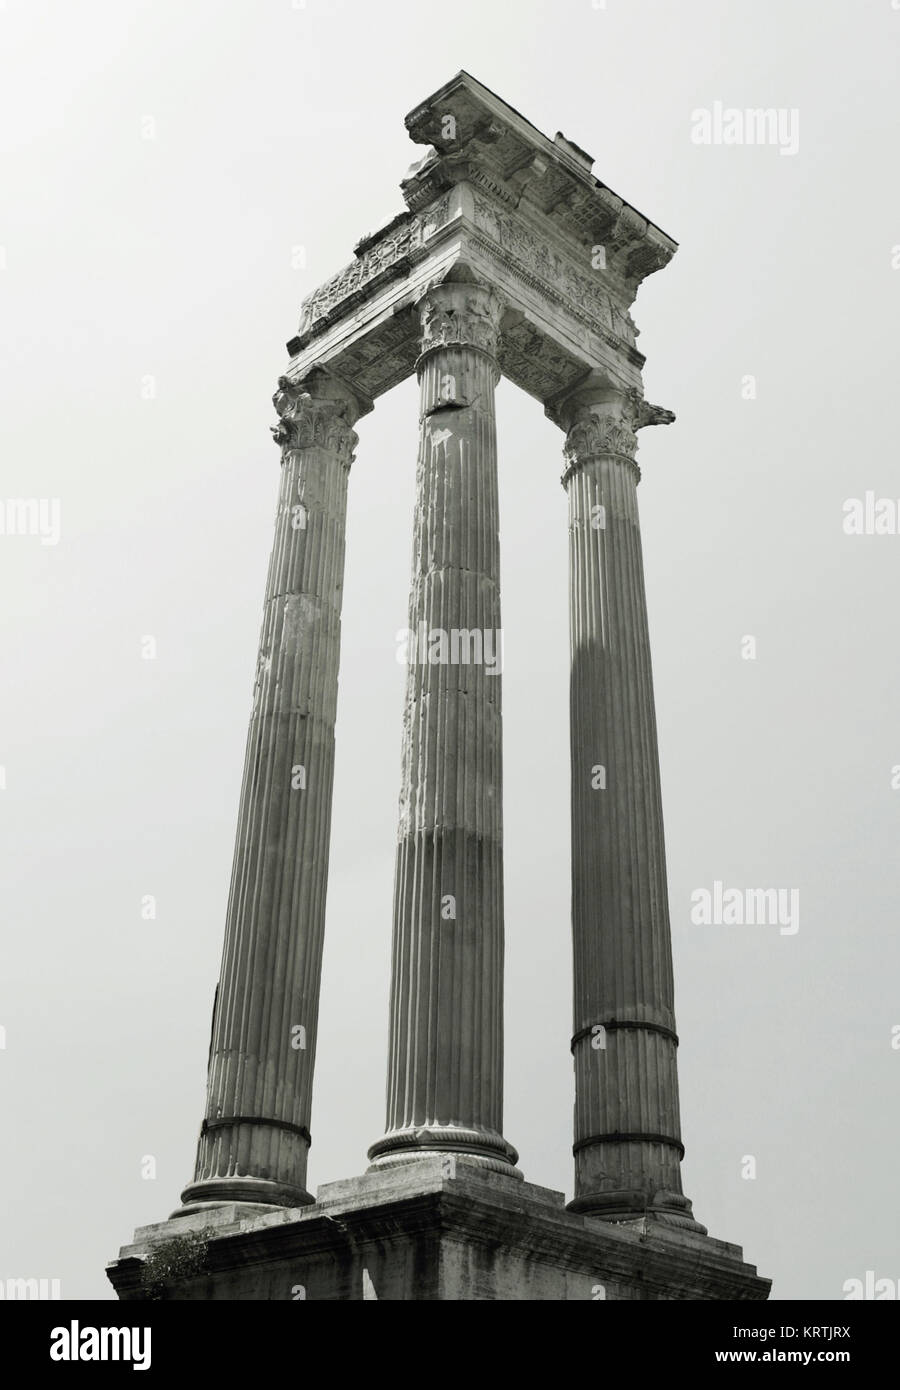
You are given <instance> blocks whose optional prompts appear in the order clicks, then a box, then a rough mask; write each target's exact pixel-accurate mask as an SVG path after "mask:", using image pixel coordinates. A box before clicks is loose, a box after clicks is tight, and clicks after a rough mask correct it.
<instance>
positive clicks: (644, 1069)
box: [555, 387, 702, 1229]
mask: <svg viewBox="0 0 900 1390" xmlns="http://www.w3.org/2000/svg"><path fill="white" fill-rule="evenodd" d="M555 414H556V418H557V419H558V420H559V422H560V423H561V424H562V426H563V428H564V429H567V431H568V433H567V435H566V444H565V463H566V470H565V473H564V475H563V484H564V486H565V488H566V490H567V492H568V496H569V540H570V549H569V557H570V573H569V579H570V632H571V652H572V671H571V686H570V715H571V734H570V736H571V758H572V792H571V795H572V930H573V944H574V999H575V1027H574V1037H573V1040H572V1051H573V1054H574V1058H575V1145H574V1154H575V1197H574V1200H573V1202H572V1203H571V1204H570V1205H571V1207H572V1209H573V1210H575V1211H581V1212H587V1213H590V1214H591V1215H592V1216H598V1217H607V1218H609V1219H612V1220H623V1219H627V1218H630V1217H640V1216H644V1215H648V1214H656V1215H659V1214H664V1216H665V1219H667V1220H669V1221H675V1222H676V1223H678V1224H688V1223H690V1224H691V1225H693V1226H694V1227H695V1228H696V1223H694V1222H693V1221H692V1219H691V1213H690V1203H689V1202H688V1200H687V1199H686V1198H685V1197H684V1196H683V1195H682V1192H681V1170H680V1164H681V1158H682V1156H683V1153H684V1150H683V1148H682V1144H681V1134H680V1121H679V1107H678V1077H677V1072H676V1047H677V1043H678V1039H677V1036H676V1033H675V1015H674V1012H673V983H672V947H671V939H670V929H669V907H668V890H667V885H666V861H665V847H664V842H663V818H662V801H661V796H660V780H659V754H658V750H657V741H656V712H655V708H654V701H653V680H652V674H651V669H650V641H649V633H648V626H647V603H646V597H645V593H644V571H643V559H642V554H641V536H640V529H639V523H638V506H637V484H638V481H639V478H640V472H639V469H638V466H637V463H636V462H635V457H634V455H635V450H636V447H637V441H636V438H635V430H636V429H637V428H640V427H641V425H643V424H650V423H661V422H663V421H666V422H667V421H668V420H669V419H671V418H673V417H672V416H671V415H670V414H669V412H667V411H659V410H657V409H656V408H654V407H650V406H647V405H646V404H645V403H644V402H643V401H640V400H639V399H638V398H637V396H636V395H635V394H634V393H629V392H624V391H619V390H614V389H603V388H602V387H596V388H592V389H590V390H581V391H579V392H577V393H575V394H573V395H571V396H569V397H568V398H567V399H566V400H565V401H564V402H563V404H562V406H561V407H558V408H557V410H556V411H555ZM701 1229H702V1228H701Z"/></svg>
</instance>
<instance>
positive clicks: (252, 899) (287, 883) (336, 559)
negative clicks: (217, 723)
mask: <svg viewBox="0 0 900 1390" xmlns="http://www.w3.org/2000/svg"><path fill="white" fill-rule="evenodd" d="M278 385H279V389H278V392H277V393H276V395H275V397H274V403H275V407H276V409H277V411H278V414H279V415H280V416H281V423H280V425H279V426H278V427H277V429H275V430H274V431H273V432H274V434H275V438H276V441H277V442H278V443H280V444H281V446H282V455H281V494H280V497H279V502H278V514H277V518H276V523H275V542H274V546H273V549H272V558H271V560H270V563H269V577H268V583H267V585H266V600H265V608H264V614H263V624H262V633H261V637H260V644H259V659H258V663H257V671H256V685H255V690H254V696H253V710H252V713H251V717H250V731H249V734H248V738H247V753H246V759H245V762H244V778H243V784H242V787H241V800H240V809H239V812H238V828H237V839H236V845H235V852H234V867H233V870H232V877H231V892H230V897H229V903H228V918H227V925H226V929H225V947H224V952H223V958H222V969H221V975H220V979H219V986H218V989H217V991H216V1002H215V1007H214V1011H213V1025H212V1040H211V1045H210V1059H209V1086H208V1095H207V1105H206V1118H205V1119H204V1121H203V1125H202V1128H201V1132H200V1142H199V1145H198V1151H197V1166H196V1172H195V1176H194V1181H193V1182H192V1183H191V1184H190V1186H189V1187H188V1188H186V1190H185V1191H184V1192H183V1193H182V1201H183V1202H184V1203H185V1204H190V1205H194V1204H196V1203H199V1202H226V1201H247V1202H264V1203H270V1204H276V1205H285V1206H294V1205H298V1204H300V1203H305V1202H311V1201H312V1200H313V1198H312V1197H311V1196H310V1195H309V1193H308V1192H307V1190H306V1160H307V1152H308V1149H309V1144H310V1134H309V1123H310V1104H311V1092H312V1079H313V1066H314V1062H315V1053H316V1027H317V1021H318V1012H319V981H320V976H321V966H322V941H323V931H324V922H325V891H326V885H327V879H328V849H329V837H330V829H331V792H332V781H333V772H334V719H335V708H336V704H337V686H338V660H339V655H340V630H341V598H342V584H343V573H344V532H345V518H346V506H347V480H348V474H349V470H350V464H351V461H352V455H353V448H354V446H355V445H356V442H357V437H356V435H355V434H354V432H353V430H352V428H351V426H352V424H353V423H354V421H355V420H356V419H357V418H358V416H359V415H360V414H361V413H362V406H361V403H360V402H358V401H357V400H356V398H355V397H354V396H353V395H352V393H351V392H350V391H349V390H348V389H347V388H346V387H345V386H343V384H341V383H339V382H337V381H335V380H334V379H333V378H330V377H328V376H327V375H326V374H324V373H322V372H317V373H314V374H313V375H312V376H310V377H309V378H308V379H307V380H306V381H305V382H303V383H300V384H295V383H292V382H290V381H289V380H288V379H287V378H285V377H282V378H281V379H280V381H279V383H278Z"/></svg>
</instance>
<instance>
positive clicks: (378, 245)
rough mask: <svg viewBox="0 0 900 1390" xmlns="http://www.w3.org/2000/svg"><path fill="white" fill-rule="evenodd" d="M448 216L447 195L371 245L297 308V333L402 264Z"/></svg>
mask: <svg viewBox="0 0 900 1390" xmlns="http://www.w3.org/2000/svg"><path fill="white" fill-rule="evenodd" d="M449 215H450V194H449V193H448V194H447V196H446V197H444V198H442V199H441V201H440V202H439V203H437V204H436V205H435V206H434V207H432V208H428V209H426V211H425V212H423V213H421V214H420V215H419V216H417V217H411V218H409V220H408V221H407V222H406V223H405V224H404V225H403V226H400V227H397V228H395V229H394V231H392V232H390V233H388V234H387V235H386V236H385V237H384V238H383V239H382V240H381V241H377V242H375V244H374V245H373V246H370V247H369V248H368V250H366V251H365V252H364V253H363V255H361V256H359V257H358V258H357V259H356V260H355V261H354V262H353V263H352V264H351V265H348V266H346V267H345V268H344V269H343V270H341V271H339V272H338V273H337V275H333V276H332V277H331V279H330V280H326V281H325V283H324V285H320V286H319V288H318V289H317V290H314V291H313V293H312V294H311V295H308V296H307V298H306V299H304V301H303V303H302V305H301V306H300V332H301V333H306V332H307V331H308V330H309V329H310V328H311V327H312V326H313V324H314V323H316V321H317V320H318V319H322V318H325V317H326V316H327V315H328V314H330V313H331V311H332V310H333V309H334V308H336V307H337V305H339V304H340V303H341V301H342V300H344V299H346V298H347V297H348V296H349V295H351V294H353V293H355V291H357V290H359V289H362V287H363V286H364V285H366V284H368V283H369V281H370V280H374V279H375V278H376V276H378V275H380V274H381V273H382V271H384V270H387V269H388V268H389V267H390V266H393V265H396V264H397V263H398V262H400V261H402V260H403V258H404V257H405V256H407V255H408V254H409V252H410V251H411V250H413V249H415V248H417V247H419V246H421V245H422V244H423V243H424V242H425V241H427V240H428V238H429V237H431V236H433V234H434V233H435V231H437V229H438V228H439V227H442V226H443V225H444V224H445V223H446V222H447V220H448V218H449Z"/></svg>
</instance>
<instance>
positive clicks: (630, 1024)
mask: <svg viewBox="0 0 900 1390" xmlns="http://www.w3.org/2000/svg"><path fill="white" fill-rule="evenodd" d="M594 1028H605V1029H606V1031H607V1032H608V1033H614V1032H616V1030H617V1029H619V1028H625V1029H633V1028H641V1029H643V1030H644V1031H645V1032H647V1033H660V1034H661V1035H662V1036H663V1037H664V1038H669V1039H670V1040H671V1041H672V1042H673V1043H674V1044H675V1046H676V1047H677V1046H678V1034H677V1033H675V1032H673V1030H672V1029H671V1028H666V1026H665V1024H663V1023H642V1022H641V1021H640V1020H639V1019H630V1018H623V1019H615V1018H611V1019H609V1020H607V1021H604V1020H603V1019H600V1018H598V1019H597V1021H596V1022H595V1023H589V1024H588V1025H587V1027H586V1028H580V1029H579V1030H578V1032H577V1033H576V1034H575V1036H574V1037H573V1038H572V1041H571V1042H570V1044H569V1050H570V1051H571V1052H574V1051H575V1044H576V1043H580V1042H581V1040H582V1038H589V1037H590V1036H591V1032H592V1031H593V1029H594Z"/></svg>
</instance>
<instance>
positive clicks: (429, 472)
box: [369, 284, 516, 1173]
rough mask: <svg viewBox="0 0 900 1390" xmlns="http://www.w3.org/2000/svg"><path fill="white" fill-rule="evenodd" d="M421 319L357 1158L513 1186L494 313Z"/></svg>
mask: <svg viewBox="0 0 900 1390" xmlns="http://www.w3.org/2000/svg"><path fill="white" fill-rule="evenodd" d="M419 307H420V311H421V324H422V338H421V354H420V356H419V359H418V363H417V373H418V378H419V383H420V401H421V404H420V435H419V460H418V473H417V494H416V512H415V524H414V541H413V564H412V589H411V595H410V606H409V634H408V642H407V652H406V659H407V661H408V663H409V666H408V676H407V687H406V704H405V711H404V721H403V762H402V779H401V793H400V824H399V838H398V847H397V869H396V878H395V890H394V931H393V953H392V980H391V1002H390V1035H389V1058H388V1084H387V1133H386V1135H385V1137H384V1138H383V1139H381V1140H380V1141H379V1142H378V1143H377V1144H375V1145H373V1147H372V1148H371V1149H370V1151H369V1157H370V1158H371V1159H373V1160H375V1161H376V1162H382V1163H383V1162H391V1161H395V1160H396V1159H398V1158H404V1157H409V1156H412V1155H415V1154H416V1153H421V1152H434V1151H441V1152H453V1153H462V1154H467V1155H469V1156H471V1157H473V1158H475V1159H476V1160H478V1161H480V1162H482V1163H484V1164H486V1165H487V1166H490V1167H496V1168H500V1169H501V1170H502V1171H504V1172H507V1173H516V1170H515V1169H514V1168H513V1167H512V1165H513V1164H514V1163H515V1161H516V1153H515V1150H514V1149H512V1148H511V1146H510V1145H509V1144H507V1143H506V1141H505V1140H504V1139H503V1138H502V1135H501V1129H502V1116H503V858H502V853H503V850H502V845H503V820H502V806H501V795H502V783H501V771H502V764H501V715H500V687H501V675H500V670H501V666H502V638H501V629H500V553H499V535H498V508H497V448H496V427H495V422H494V389H495V387H496V384H497V381H498V379H499V375H500V373H499V368H498V366H497V347H498V341H499V319H500V310H501V306H500V304H499V302H498V300H497V298H496V296H495V295H494V294H493V293H491V292H490V291H489V290H487V289H484V288H482V287H480V286H477V285H472V284H445V285H441V286H439V287H437V288H434V289H432V290H431V291H429V293H428V294H427V296H426V298H425V299H424V300H423V301H422V302H421V304H420V306H419Z"/></svg>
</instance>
